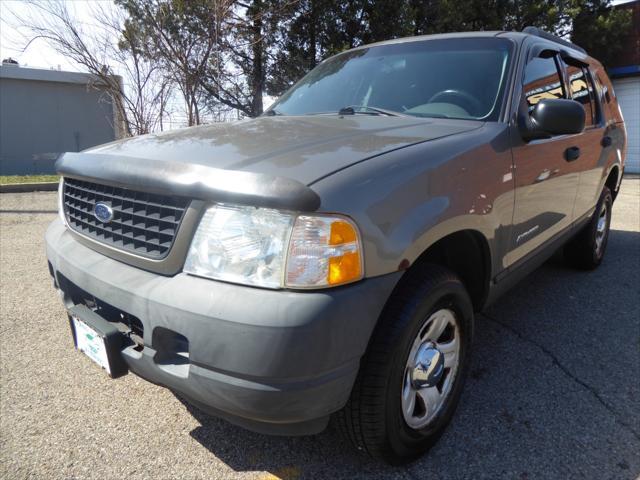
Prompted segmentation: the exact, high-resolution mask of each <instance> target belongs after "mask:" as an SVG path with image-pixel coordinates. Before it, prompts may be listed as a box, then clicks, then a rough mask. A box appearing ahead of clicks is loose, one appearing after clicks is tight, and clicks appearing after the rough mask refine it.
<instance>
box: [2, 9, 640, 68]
mask: <svg viewBox="0 0 640 480" xmlns="http://www.w3.org/2000/svg"><path fill="white" fill-rule="evenodd" d="M111 1H112V0H73V1H69V4H70V6H71V8H72V10H73V11H74V12H75V16H76V18H77V19H78V20H79V21H80V22H84V23H91V15H90V12H91V8H92V4H96V3H99V2H107V3H111ZM627 1H632V0H614V2H613V3H614V4H619V3H626V2H627ZM11 12H15V13H17V14H19V15H24V14H25V13H26V12H27V6H26V5H25V4H24V3H23V2H22V1H20V0H0V58H2V59H4V58H7V57H12V58H14V59H16V60H17V61H18V62H19V63H20V65H22V66H29V67H39V68H55V69H57V68H61V69H62V70H72V71H79V70H81V69H80V68H79V67H78V66H77V65H75V64H73V63H71V62H69V61H67V60H66V59H65V57H64V56H62V55H59V54H58V53H57V52H55V51H54V50H52V49H51V48H50V47H49V46H47V44H46V43H45V42H44V41H42V40H39V41H35V42H33V43H32V44H31V45H30V46H29V48H28V49H27V50H26V51H24V52H22V51H21V49H22V48H23V47H24V44H25V42H26V40H25V38H24V36H23V35H22V34H21V30H20V29H16V28H14V27H13V25H14V24H15V21H14V19H13V18H12V15H11Z"/></svg>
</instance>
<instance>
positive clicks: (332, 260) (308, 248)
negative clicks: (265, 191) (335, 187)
mask: <svg viewBox="0 0 640 480" xmlns="http://www.w3.org/2000/svg"><path fill="white" fill-rule="evenodd" d="M184 270H185V272H188V273H192V274H194V275H199V276H203V277H208V278H213V279H216V280H224V281H228V282H233V283H241V284H244V285H255V286H260V287H267V288H282V287H291V288H322V287H329V286H336V285H342V284H345V283H350V282H353V281H356V280H360V279H361V278H362V276H363V268H362V248H361V243H360V237H359V235H358V231H357V228H356V226H355V224H354V223H353V222H352V221H351V220H349V219H347V218H345V217H342V216H337V215H336V216H334V215H317V216H316V215H313V216H312V215H300V216H297V215H295V214H292V213H288V212H282V211H279V210H271V209H265V208H255V207H244V206H237V205H222V204H218V205H214V206H212V207H210V208H209V209H208V210H207V211H206V213H205V215H204V216H203V218H202V220H201V221H200V225H199V227H198V230H197V231H196V234H195V236H194V238H193V241H192V243H191V247H190V249H189V254H188V256H187V261H186V263H185V268H184Z"/></svg>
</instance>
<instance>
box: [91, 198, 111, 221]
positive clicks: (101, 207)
mask: <svg viewBox="0 0 640 480" xmlns="http://www.w3.org/2000/svg"><path fill="white" fill-rule="evenodd" d="M93 215H94V216H95V217H96V218H97V219H98V220H100V221H101V222H102V223H109V222H110V221H111V220H113V208H111V206H110V205H108V204H106V203H103V202H98V203H96V206H95V207H93Z"/></svg>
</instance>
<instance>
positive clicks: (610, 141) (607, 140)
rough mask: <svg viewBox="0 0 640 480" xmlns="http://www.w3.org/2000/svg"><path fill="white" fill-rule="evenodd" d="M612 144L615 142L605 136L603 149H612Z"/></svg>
mask: <svg viewBox="0 0 640 480" xmlns="http://www.w3.org/2000/svg"><path fill="white" fill-rule="evenodd" d="M612 143H613V140H611V137H610V136H609V135H605V136H604V137H602V146H603V147H610V146H611V144H612Z"/></svg>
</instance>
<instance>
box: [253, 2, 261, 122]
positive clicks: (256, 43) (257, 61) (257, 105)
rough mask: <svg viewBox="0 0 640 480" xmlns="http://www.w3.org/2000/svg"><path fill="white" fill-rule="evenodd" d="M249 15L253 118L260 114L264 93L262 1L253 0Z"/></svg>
mask: <svg viewBox="0 0 640 480" xmlns="http://www.w3.org/2000/svg"><path fill="white" fill-rule="evenodd" d="M249 12H250V15H252V16H253V20H252V24H251V32H252V37H253V44H252V53H253V68H252V70H253V71H252V72H251V95H252V97H253V98H252V105H251V110H252V113H253V116H256V117H257V116H258V115H261V114H262V111H263V105H262V94H263V92H264V65H263V39H262V25H263V19H262V16H263V15H264V7H263V4H262V0H254V1H253V4H252V8H251V9H250V10H249Z"/></svg>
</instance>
